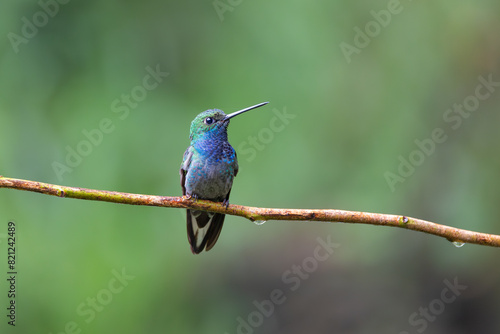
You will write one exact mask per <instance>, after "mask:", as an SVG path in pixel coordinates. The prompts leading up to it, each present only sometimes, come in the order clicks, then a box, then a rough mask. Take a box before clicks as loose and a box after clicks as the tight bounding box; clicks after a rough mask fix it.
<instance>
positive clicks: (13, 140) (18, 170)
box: [0, 0, 500, 334]
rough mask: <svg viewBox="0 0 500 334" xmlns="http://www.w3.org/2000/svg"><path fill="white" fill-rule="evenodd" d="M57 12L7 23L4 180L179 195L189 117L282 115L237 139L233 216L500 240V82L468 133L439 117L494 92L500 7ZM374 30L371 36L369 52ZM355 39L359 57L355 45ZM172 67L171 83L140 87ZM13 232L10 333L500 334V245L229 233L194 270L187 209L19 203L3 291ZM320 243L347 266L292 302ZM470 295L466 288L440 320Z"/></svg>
mask: <svg viewBox="0 0 500 334" xmlns="http://www.w3.org/2000/svg"><path fill="white" fill-rule="evenodd" d="M62 2H63V1H62V0H61V2H54V1H49V0H45V1H44V0H42V1H41V2H36V1H4V2H3V4H2V11H1V13H0V35H1V36H4V37H3V38H2V39H1V42H0V55H1V57H0V74H1V75H0V174H2V175H4V176H8V177H15V178H22V179H29V180H36V181H43V182H48V183H55V184H63V185H68V186H78V187H87V188H96V189H105V190H116V191H124V192H133V193H144V194H155V195H172V196H175V195H180V194H181V189H180V185H179V175H178V170H179V166H180V162H181V160H182V154H183V152H184V150H185V149H186V147H187V146H188V145H189V139H188V135H189V126H190V122H191V120H192V119H193V118H194V117H195V116H196V115H197V114H198V113H199V112H201V111H203V110H206V109H209V108H220V109H222V110H224V111H226V112H232V111H235V110H238V109H241V108H244V107H247V106H250V105H253V104H256V103H259V102H262V101H270V104H269V105H268V106H266V107H264V108H259V109H257V110H255V111H252V112H250V113H248V114H245V115H244V116H240V117H238V118H235V119H234V120H233V121H232V123H231V126H230V128H229V139H230V142H231V143H232V145H233V146H234V147H235V148H236V149H237V151H238V153H239V161H240V173H239V175H238V177H237V178H236V180H235V183H234V187H233V190H232V193H231V201H232V203H234V204H242V205H251V206H265V207H289V208H336V209H347V210H356V211H369V212H382V213H394V214H406V215H409V216H414V217H419V218H423V219H428V220H431V221H435V222H438V223H442V224H446V225H451V226H455V227H460V228H465V229H471V230H475V231H482V232H488V233H495V234H500V226H499V221H498V216H499V214H500V206H499V205H498V199H499V191H498V189H499V187H500V178H499V177H498V171H499V167H500V158H499V155H498V147H499V140H500V134H499V131H498V124H499V121H500V115H499V112H498V111H499V105H500V92H498V90H499V87H498V85H497V86H496V87H495V86H493V88H492V87H490V88H491V92H490V94H489V96H488V98H487V99H484V100H481V101H479V102H480V103H479V105H476V106H475V108H473V109H474V110H473V111H471V112H470V113H468V114H467V117H464V116H460V117H458V116H457V115H459V114H456V113H454V114H453V116H454V117H455V121H454V122H450V121H449V119H448V121H447V120H446V119H445V118H446V117H445V116H446V115H448V116H451V115H452V114H449V113H448V112H447V110H448V109H449V108H452V107H453V105H454V104H462V103H464V101H469V102H470V101H472V102H474V99H472V100H471V96H474V94H475V91H476V89H477V87H478V85H480V84H481V81H480V79H478V78H479V77H482V78H484V79H486V80H487V79H488V78H490V79H491V80H493V81H494V82H499V81H500V70H499V67H498V64H499V60H500V18H499V16H498V13H500V3H499V2H498V1H493V0H491V1H479V2H478V1H472V0H470V1H452V0H447V1H445V0H439V1H401V3H400V4H399V5H398V4H397V3H396V2H394V1H364V2H362V1H335V2H333V1H321V2H315V3H308V2H304V1H272V2H269V1H236V0H233V1H229V0H221V1H218V2H215V3H214V2H211V1H205V2H200V1H181V2H179V1H177V2H174V1H163V2H159V1H158V2H154V1H150V2H143V3H140V2H137V1H105V2H104V1H70V2H68V3H62ZM56 4H57V5H56ZM389 10H393V12H394V13H392V14H389V15H390V16H387V15H385V16H384V13H385V14H387V13H391V12H390V11H389ZM396 12H397V13H396ZM374 13H375V14H374ZM376 17H378V18H379V20H381V21H380V22H381V23H378V22H377V21H376ZM27 22H28V23H27ZM34 23H36V24H37V25H39V27H36V25H34V26H33V27H34V28H33V27H31V29H30V27H29V25H30V24H34ZM367 27H368V29H372V30H370V31H369V33H370V34H371V35H372V36H368V37H367V38H363V37H362V36H361V37H360V36H357V35H358V34H359V33H358V32H359V30H361V31H365V28H367ZM358 29H359V30H358ZM23 33H24V35H23ZM28 37H29V38H28ZM356 42H358V46H362V47H359V48H358V49H357V51H356V52H354V53H352V54H350V55H348V56H346V54H345V52H343V51H342V48H341V46H342V45H344V46H345V45H347V44H349V45H351V47H355V46H356V44H355V43H356ZM343 43H344V44H343ZM359 43H361V44H359ZM363 43H364V44H363ZM351 50H352V49H351ZM157 68H158V69H159V70H160V71H162V72H166V73H167V72H168V75H166V74H165V75H164V76H163V77H161V82H159V83H158V85H157V86H156V87H155V88H154V89H151V90H145V89H144V88H141V87H142V86H143V80H144V79H145V77H146V76H147V75H148V73H149V72H148V69H149V71H154V70H156V69H157ZM146 80H149V81H147V82H148V83H150V84H152V83H154V80H151V78H150V79H146ZM481 89H482V92H483V93H486V92H488V90H487V88H485V87H483V88H481ZM126 95H128V96H132V101H131V102H130V104H129V105H128V106H126V104H125V102H123V101H122V99H124V98H125V99H126V97H125V96H126ZM134 96H135V98H134ZM476 101H478V100H476ZM113 105H114V107H113ZM118 107H121V108H122V109H117V108H118ZM117 111H118V112H117ZM127 112H128V113H127ZM285 113H286V114H287V115H289V116H288V117H289V118H287V119H286V121H283V120H282V119H281V118H277V117H278V116H277V114H280V115H284V114H285ZM457 117H458V120H460V122H461V123H460V124H458V120H457ZM106 119H108V121H106ZM277 119H279V120H277ZM103 120H104V122H105V123H106V122H108V125H109V127H108V128H107V130H109V131H108V133H102V138H99V135H96V132H95V131H94V130H95V129H98V128H99V126H100V123H101V122H103ZM453 125H454V126H455V127H456V128H453V127H452V126H453ZM437 128H440V129H442V130H443V131H444V133H445V135H446V140H445V141H444V142H443V143H437V144H436V145H435V148H434V150H433V152H431V153H430V154H428V155H425V156H424V155H422V154H421V155H420V157H422V156H423V157H424V158H423V160H421V161H419V166H416V167H415V168H414V171H412V172H411V173H409V174H410V175H408V176H407V177H404V182H397V183H395V184H393V186H392V187H391V186H390V185H389V184H388V182H387V180H386V176H385V175H387V173H388V172H390V173H394V174H397V173H398V167H399V165H400V163H401V160H400V159H401V157H402V158H403V159H406V160H408V159H409V158H410V156H411V155H412V154H413V158H415V157H417V158H418V157H419V153H415V152H416V151H418V146H417V145H416V143H415V140H420V141H422V140H424V141H425V140H426V139H428V138H431V133H432V132H433V131H434V130H435V129H437ZM266 129H267V130H266ZM273 129H274V130H273ZM85 131H87V132H90V133H93V134H95V137H94V139H95V143H96V144H95V145H91V146H88V145H87V146H85V145H86V144H85V141H87V138H86V136H85V134H84V133H85ZM92 131H94V132H92ZM252 138H257V139H255V140H256V142H255V140H254V141H252ZM68 147H69V149H68ZM78 149H80V150H83V151H84V152H86V156H83V157H82V159H81V161H79V162H78V163H74V167H71V171H69V170H66V172H64V173H62V174H60V175H59V176H57V173H56V172H55V171H54V163H56V164H57V163H60V164H67V163H66V158H67V155H68V152H69V151H68V150H78ZM250 152H253V153H250ZM73 159H76V158H73ZM9 221H14V222H15V223H16V224H17V239H16V240H17V248H16V250H17V255H18V256H17V263H18V264H17V266H18V272H19V274H18V282H17V284H18V285H17V289H18V296H17V298H16V302H17V305H18V307H17V326H16V327H15V328H12V327H11V326H8V325H7V318H6V316H5V315H6V313H7V311H6V310H5V309H6V307H7V302H8V299H7V289H8V287H7V285H6V280H5V278H2V279H1V280H0V282H1V283H0V296H1V297H0V303H1V307H0V309H2V310H4V311H2V314H1V317H0V319H2V321H1V324H0V331H1V332H2V333H79V332H81V333H109V332H114V333H297V334H299V333H396V334H403V333H421V332H425V333H451V332H453V333H473V332H474V333H498V332H499V331H500V320H499V318H498V313H499V312H500V302H499V297H500V288H499V284H498V281H499V279H500V266H499V262H500V260H499V259H500V253H499V250H498V249H494V248H489V247H483V246H475V245H465V246H464V247H462V248H456V247H454V246H453V245H452V244H451V243H450V242H448V241H446V240H445V239H441V238H437V237H434V236H430V235H425V234H422V233H418V232H411V231H406V230H400V229H395V228H383V227H374V226H368V225H359V226H355V225H347V224H345V225H344V224H326V223H296V222H268V223H266V224H264V225H262V226H257V225H255V224H252V223H251V222H249V221H247V220H244V219H242V218H237V217H227V218H226V224H225V227H224V229H223V232H222V234H221V237H220V239H219V241H218V243H217V245H216V247H215V248H214V249H212V250H211V251H210V252H208V253H203V254H201V255H199V256H194V255H192V254H191V252H190V249H189V246H188V242H187V237H186V231H185V229H186V227H185V212H184V210H178V209H165V208H151V207H137V206H128V205H117V204H111V203H100V202H88V201H82V200H72V199H58V198H55V197H50V196H44V195H39V194H34V193H29V192H22V191H16V190H7V189H3V190H0V242H1V243H0V258H1V259H2V260H1V261H0V263H1V266H2V268H4V269H2V274H1V275H0V277H6V276H7V275H6V272H7V269H6V257H7V256H6V254H7V243H6V238H5V237H6V233H7V223H8V222H9ZM318 237H320V238H322V239H324V240H326V239H327V238H330V239H331V241H332V242H334V243H336V244H338V247H337V248H336V249H335V251H334V253H333V254H332V255H331V256H329V257H328V258H327V259H326V260H325V261H322V262H319V263H317V268H313V270H311V272H310V273H309V274H308V277H307V278H301V279H299V282H300V286H299V287H298V288H297V289H296V290H293V291H292V290H291V288H290V287H291V285H290V284H287V282H286V280H284V276H283V275H287V273H289V271H290V270H292V268H294V266H302V265H303V263H305V262H304V261H306V262H307V259H308V258H309V259H310V257H312V256H313V255H314V251H315V249H316V248H317V247H318V245H319V244H318V241H317V238H318ZM117 273H125V275H126V277H127V278H128V280H127V279H123V278H122V280H123V282H122V283H117V282H119V281H117V280H116V277H117V275H118V276H120V275H122V274H117ZM4 275H5V276H4ZM295 277H296V278H297V277H298V276H297V275H296V276H295ZM304 277H305V276H304ZM455 281H458V283H459V284H460V285H461V286H466V288H464V289H463V290H461V292H460V293H459V295H456V296H455V297H456V298H455V299H454V300H453V302H449V303H443V301H442V297H441V296H442V294H443V291H446V290H445V289H446V287H447V285H446V284H447V283H446V282H448V283H450V282H451V283H453V282H455ZM110 284H111V286H110ZM119 287H121V288H120V289H118V288H119ZM275 289H279V290H281V291H283V293H284V296H285V298H286V299H285V301H284V302H283V303H282V304H280V305H275V306H274V309H273V310H272V311H270V312H268V314H265V315H260V316H259V314H257V313H256V312H257V311H256V310H257V306H256V304H255V303H257V304H259V303H260V302H262V301H264V300H269V299H270V295H271V292H272V291H273V290H275ZM110 291H114V292H110ZM448 292H450V291H448ZM447 296H451V294H450V295H447ZM92 300H95V301H96V302H95V303H96V304H94V306H90V305H91V304H89V303H91V302H92ZM264 304H265V303H264ZM425 308H429V310H430V311H429V312H428V314H430V316H427V317H426V316H424V315H422V313H420V312H423V311H421V310H422V309H425ZM91 310H94V311H91ZM92 312H93V313H92ZM415 312H416V315H415ZM249 318H250V319H249ZM241 319H244V321H246V322H250V323H253V324H254V325H253V326H252V327H249V326H250V325H241ZM412 319H413V320H412Z"/></svg>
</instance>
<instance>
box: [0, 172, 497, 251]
mask: <svg viewBox="0 0 500 334" xmlns="http://www.w3.org/2000/svg"><path fill="white" fill-rule="evenodd" d="M0 188H11V189H18V190H26V191H32V192H38V193H42V194H46V195H52V196H58V197H68V198H76V199H85V200H91V201H104V202H113V203H122V204H131V205H148V206H163V207H170V208H184V209H196V210H204V211H211V212H218V213H224V214H227V215H233V216H240V217H244V218H247V219H250V220H251V221H267V220H294V221H321V222H339V223H340V222H344V223H353V224H371V225H381V226H392V227H400V228H405V229H408V230H414V231H420V232H424V233H428V234H433V235H436V236H438V237H442V238H446V239H447V240H449V241H452V242H455V244H456V245H460V244H462V243H470V244H478V245H485V246H492V247H500V235H494V234H486V233H479V232H473V231H468V230H462V229H458V228H454V227H450V226H446V225H440V224H436V223H432V222H429V221H425V220H422V219H417V218H411V217H407V216H398V215H387V214H381V213H370V212H356V211H344V210H305V209H271V208H257V207H250V206H242V205H233V204H231V205H229V206H228V207H227V208H226V207H225V206H224V205H223V204H222V203H216V202H211V201H206V200H194V199H190V198H187V197H168V196H152V195H141V194H129V193H122V192H116V191H105V190H95V189H85V188H75V187H65V186H59V185H54V184H48V183H42V182H35V181H27V180H20V179H13V178H7V177H2V176H0Z"/></svg>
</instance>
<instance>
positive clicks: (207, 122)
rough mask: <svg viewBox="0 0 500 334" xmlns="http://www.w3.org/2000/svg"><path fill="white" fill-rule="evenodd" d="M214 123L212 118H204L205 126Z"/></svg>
mask: <svg viewBox="0 0 500 334" xmlns="http://www.w3.org/2000/svg"><path fill="white" fill-rule="evenodd" d="M213 122H214V119H213V118H212V117H207V118H205V124H207V125H210V124H212V123H213Z"/></svg>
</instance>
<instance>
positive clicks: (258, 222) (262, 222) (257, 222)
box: [254, 220, 267, 225]
mask: <svg viewBox="0 0 500 334" xmlns="http://www.w3.org/2000/svg"><path fill="white" fill-rule="evenodd" d="M266 222H267V220H256V221H254V223H255V225H264V224H265V223H266Z"/></svg>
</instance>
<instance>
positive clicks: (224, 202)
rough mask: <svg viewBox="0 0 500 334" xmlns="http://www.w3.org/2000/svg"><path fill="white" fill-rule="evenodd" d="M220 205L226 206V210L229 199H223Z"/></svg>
mask: <svg viewBox="0 0 500 334" xmlns="http://www.w3.org/2000/svg"><path fill="white" fill-rule="evenodd" d="M222 205H224V206H225V207H226V210H227V208H228V207H229V199H225V200H223V201H222Z"/></svg>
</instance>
